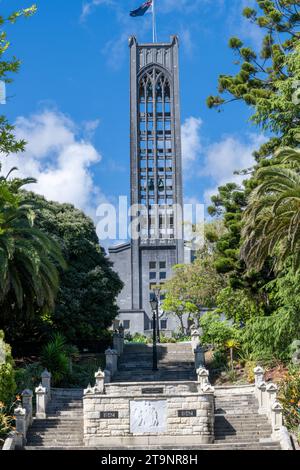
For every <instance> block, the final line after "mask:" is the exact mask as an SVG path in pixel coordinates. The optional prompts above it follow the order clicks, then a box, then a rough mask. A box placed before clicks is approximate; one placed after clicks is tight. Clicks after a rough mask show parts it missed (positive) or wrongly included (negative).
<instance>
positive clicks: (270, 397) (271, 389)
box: [266, 383, 278, 417]
mask: <svg viewBox="0 0 300 470" xmlns="http://www.w3.org/2000/svg"><path fill="white" fill-rule="evenodd" d="M277 391H278V387H277V385H275V384H273V383H270V384H268V385H267V387H266V392H267V410H268V415H269V416H270V417H271V414H272V406H273V405H274V403H275V402H276V398H277Z"/></svg>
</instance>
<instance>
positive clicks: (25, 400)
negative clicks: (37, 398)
mask: <svg viewBox="0 0 300 470" xmlns="http://www.w3.org/2000/svg"><path fill="white" fill-rule="evenodd" d="M32 397H33V392H32V391H31V390H24V391H23V392H22V406H23V408H24V409H25V410H26V420H27V429H28V427H29V426H31V424H32Z"/></svg>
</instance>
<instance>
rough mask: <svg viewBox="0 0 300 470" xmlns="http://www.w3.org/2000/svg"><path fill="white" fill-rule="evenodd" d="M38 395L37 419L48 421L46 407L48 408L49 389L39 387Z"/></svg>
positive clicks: (37, 389) (36, 390)
mask: <svg viewBox="0 0 300 470" xmlns="http://www.w3.org/2000/svg"><path fill="white" fill-rule="evenodd" d="M35 393H36V415H35V416H36V419H46V407H47V389H46V388H45V387H43V386H42V384H40V385H39V387H37V388H36V389H35Z"/></svg>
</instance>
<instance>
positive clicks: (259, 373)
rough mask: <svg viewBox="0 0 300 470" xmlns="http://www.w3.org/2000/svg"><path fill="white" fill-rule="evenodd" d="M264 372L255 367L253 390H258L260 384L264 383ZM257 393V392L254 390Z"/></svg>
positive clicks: (260, 368)
mask: <svg viewBox="0 0 300 470" xmlns="http://www.w3.org/2000/svg"><path fill="white" fill-rule="evenodd" d="M264 374H265V371H264V369H263V368H262V367H260V366H259V367H255V369H254V376H255V388H256V389H258V387H259V386H260V384H261V383H262V382H263V381H264ZM256 392H257V390H256Z"/></svg>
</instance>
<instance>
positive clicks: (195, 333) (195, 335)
mask: <svg viewBox="0 0 300 470" xmlns="http://www.w3.org/2000/svg"><path fill="white" fill-rule="evenodd" d="M191 337H192V350H193V352H195V349H197V347H198V346H200V333H199V330H197V329H193V330H192V333H191Z"/></svg>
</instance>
